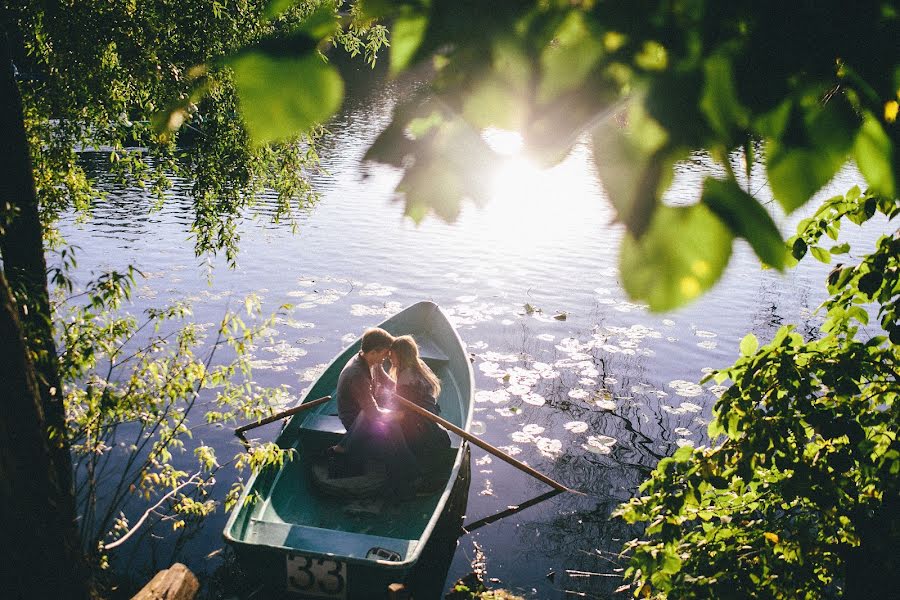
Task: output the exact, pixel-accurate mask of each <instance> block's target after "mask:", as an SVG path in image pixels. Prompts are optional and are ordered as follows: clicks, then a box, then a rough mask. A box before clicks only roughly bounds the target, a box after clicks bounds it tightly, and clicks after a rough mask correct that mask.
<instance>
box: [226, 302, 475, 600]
mask: <svg viewBox="0 0 900 600" xmlns="http://www.w3.org/2000/svg"><path fill="white" fill-rule="evenodd" d="M380 326H381V327H383V328H384V329H386V330H387V331H389V332H391V333H392V334H394V335H402V334H411V335H413V336H414V337H415V339H416V341H417V342H418V343H419V346H420V351H421V355H422V358H423V359H424V360H425V361H426V362H427V363H428V364H429V366H430V367H431V368H432V370H434V372H435V373H436V374H437V375H438V377H439V378H440V379H441V384H442V390H441V395H440V397H439V398H438V404H439V405H440V407H441V416H442V417H444V418H445V419H447V420H449V421H450V422H452V423H454V424H455V425H458V426H459V427H462V428H464V429H466V430H468V428H469V425H470V422H471V418H472V404H473V400H472V399H473V394H474V383H473V382H474V378H473V374H472V368H471V364H470V362H469V360H468V355H467V354H466V352H465V348H464V346H463V344H462V341H461V340H460V338H459V335H458V334H457V333H456V331H455V330H454V328H453V326H452V325H451V324H450V322H449V320H448V319H447V318H446V316H445V315H444V313H443V312H442V311H441V310H440V308H438V307H437V305H435V304H433V303H431V302H420V303H418V304H414V305H413V306H410V307H409V308H407V309H405V310H403V311H401V312H400V313H398V314H397V315H395V316H393V317H391V318H390V319H388V320H386V321H385V322H384V323H382V324H381V325H380ZM358 351H359V341H357V342H356V343H355V344H353V345H351V346H350V347H349V348H347V349H345V350H344V351H343V352H342V353H341V354H339V355H338V356H337V357H336V358H335V359H334V360H333V361H332V363H331V364H330V365H329V367H328V368H327V369H326V370H325V371H324V373H323V374H322V375H321V377H320V378H319V379H318V380H317V381H316V383H315V384H314V385H313V386H312V388H311V389H310V390H309V391H308V392H307V393H306V395H305V397H304V398H303V401H304V402H305V401H308V400H312V399H315V398H320V397H322V396H334V391H335V388H336V384H337V378H338V375H339V374H340V371H341V369H342V368H343V366H344V365H345V364H346V362H347V360H349V358H350V357H352V356H353V355H354V354H355V353H356V352H358ZM343 432H344V429H343V426H342V425H341V423H340V420H339V419H338V417H337V407H336V405H335V402H334V401H332V402H328V403H325V404H323V405H321V406H319V407H316V408H312V409H310V410H308V411H305V412H301V413H298V414H297V415H295V416H294V417H293V418H292V419H291V420H290V421H289V422H288V423H287V424H286V425H285V427H284V428H283V429H282V432H281V434H280V435H279V436H278V438H277V440H276V442H277V443H278V444H279V446H281V447H283V448H291V449H294V450H296V452H295V453H294V458H293V460H291V461H288V462H286V463H285V464H284V466H283V467H282V468H279V469H275V468H271V469H267V470H264V471H263V472H261V473H257V474H254V476H252V478H251V479H250V481H249V482H248V484H247V486H246V488H245V490H244V495H243V496H242V498H241V500H240V501H239V502H238V505H237V507H236V508H235V510H234V511H233V512H232V514H231V515H230V517H229V519H228V523H227V525H226V527H225V532H224V536H225V540H226V541H227V542H228V543H229V544H231V545H232V546H233V548H234V550H235V553H236V554H237V557H238V559H239V560H240V561H241V563H242V565H243V566H244V568H245V570H247V571H248V572H251V573H254V575H256V576H259V577H260V579H262V580H263V581H265V582H267V583H268V584H269V585H270V586H271V587H273V588H274V589H280V590H285V591H287V592H290V593H293V594H297V595H300V596H304V597H309V598H336V599H347V598H379V597H386V595H387V589H388V586H389V585H390V584H392V583H403V582H405V581H407V579H408V578H409V576H410V573H411V572H412V570H413V568H414V567H415V566H416V563H417V562H418V560H419V558H420V556H421V554H422V551H423V549H424V548H425V546H426V543H427V542H428V540H429V538H430V537H431V536H432V534H433V533H434V531H435V530H436V528H438V525H439V523H440V522H441V517H442V515H445V519H444V520H446V514H445V513H447V512H448V509H449V508H450V507H451V506H452V505H453V504H458V500H459V495H460V493H461V492H460V486H459V484H458V481H459V475H460V472H461V469H462V468H463V466H464V464H465V466H466V468H468V463H467V461H468V453H467V451H466V450H467V448H466V444H465V443H464V442H463V441H462V440H460V439H459V438H457V437H456V436H453V435H451V439H452V440H453V443H452V445H451V447H450V448H449V449H448V450H447V451H446V453H445V455H443V456H438V457H433V459H434V460H433V461H432V468H433V469H440V470H442V471H443V472H444V475H445V476H446V481H447V483H446V486H445V487H444V488H443V489H441V490H438V491H435V493H433V494H431V495H428V496H422V497H416V498H414V499H412V500H407V501H403V502H397V501H395V500H394V499H392V498H390V497H385V496H384V495H375V496H372V497H368V498H361V499H360V498H357V499H354V498H344V497H335V496H333V495H326V494H323V493H322V492H321V491H320V489H319V488H318V487H317V486H316V485H315V482H314V481H313V477H312V476H311V462H312V461H313V459H314V457H318V456H319V455H320V454H321V452H322V450H323V449H324V448H325V447H327V446H330V445H332V444H334V443H335V442H336V441H337V440H338V439H340V436H341V435H343ZM465 487H466V488H467V487H468V486H467V485H466V486H465ZM463 496H465V494H463ZM462 501H463V504H464V502H465V498H463V500H462Z"/></svg>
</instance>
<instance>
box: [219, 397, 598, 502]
mask: <svg viewBox="0 0 900 600" xmlns="http://www.w3.org/2000/svg"><path fill="white" fill-rule="evenodd" d="M394 399H396V400H399V401H400V403H401V405H402V406H405V407H406V408H408V409H409V410H411V411H412V412H414V413H416V414H417V415H419V416H421V417H424V418H426V419H428V420H429V421H431V422H433V423H437V424H438V425H440V426H441V427H443V428H444V429H447V430H448V431H452V432H453V433H455V434H456V435H458V436H459V437H461V438H463V439H465V440H468V441H469V442H471V443H472V444H475V445H476V446H478V447H479V448H481V449H482V450H485V451H487V452H488V453H489V454H493V455H494V456H496V457H497V458H499V459H500V460H502V461H503V462H505V463H508V464H510V465H512V466H514V467H515V468H517V469H519V470H520V471H522V472H524V473H527V474H529V475H531V476H532V477H534V478H535V479H537V480H539V481H542V482H544V483H546V484H547V485H549V486H550V487H552V488H553V489H555V490H559V491H560V492H572V493H573V494H581V492H579V491H576V490H573V489H570V488H568V487H566V486H564V485H563V484H561V483H559V482H558V481H555V480H553V479H551V478H549V477H547V476H546V475H544V474H543V473H541V472H540V471H537V470H535V469H533V468H531V467H529V466H528V465H526V464H525V463H523V462H521V461H518V460H516V459H515V458H513V457H512V456H510V455H509V454H507V453H506V452H504V451H502V450H500V449H499V448H497V447H495V446H492V445H490V444H488V443H487V442H485V441H484V440H482V439H481V438H479V437H478V436H475V435H473V434H471V433H469V432H468V431H466V430H465V429H463V428H461V427H457V426H456V425H454V424H453V423H451V422H450V421H448V420H447V419H442V418H441V417H439V416H437V415H436V414H434V413H433V412H431V411H430V410H427V409H425V408H422V407H421V406H419V405H418V404H416V403H415V402H412V401H410V400H407V399H406V398H404V397H403V396H399V395H397V394H394ZM329 400H331V396H325V397H323V398H317V399H316V400H310V401H309V402H304V403H303V404H301V405H299V406H295V407H294V408H289V409H287V410H284V411H282V412H280V413H277V414H275V415H272V416H271V417H267V418H265V419H262V420H260V421H257V422H255V423H249V424H247V425H244V426H242V427H238V428H237V429H235V430H234V434H235V435H236V436H238V438H240V440H241V443H243V444H244V446H249V443H248V442H247V438H245V437H244V432H245V431H248V430H250V429H253V428H255V427H260V426H262V425H265V424H267V423H272V422H273V421H277V420H279V419H283V418H285V417H290V416H292V415H295V414H297V413H299V412H303V411H304V410H308V409H310V408H313V407H315V406H319V405H320V404H324V403H325V402H328V401H329Z"/></svg>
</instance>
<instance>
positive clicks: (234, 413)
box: [53, 249, 290, 565]
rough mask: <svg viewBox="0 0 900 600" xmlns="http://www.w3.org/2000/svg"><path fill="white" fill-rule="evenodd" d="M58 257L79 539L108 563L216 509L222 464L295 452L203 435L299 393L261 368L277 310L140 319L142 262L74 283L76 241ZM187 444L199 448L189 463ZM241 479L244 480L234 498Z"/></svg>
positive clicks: (173, 313) (239, 465)
mask: <svg viewBox="0 0 900 600" xmlns="http://www.w3.org/2000/svg"><path fill="white" fill-rule="evenodd" d="M60 261H61V265H62V266H61V267H60V268H57V269H55V270H54V272H53V281H54V282H55V283H56V284H57V285H58V287H57V290H56V291H57V296H58V305H57V306H56V307H55V311H56V313H57V315H58V318H57V320H56V325H57V327H58V335H57V337H58V338H59V339H60V345H61V352H60V357H59V360H60V367H61V377H62V381H63V397H64V401H65V408H66V435H67V439H68V444H69V447H70V449H71V452H72V456H73V461H74V463H75V472H76V475H77V477H76V487H75V496H76V502H77V509H78V514H79V515H80V532H81V539H82V545H83V549H84V552H85V553H86V555H87V556H89V557H90V558H92V562H93V563H94V564H99V565H105V564H107V557H108V555H109V554H111V553H112V552H113V549H114V548H116V547H118V546H119V545H120V544H122V543H124V541H125V539H127V538H130V537H131V536H132V535H133V534H134V533H135V532H136V531H137V530H139V529H144V530H146V529H149V528H150V527H151V526H153V525H154V524H156V523H158V522H160V521H169V522H171V524H172V527H173V528H174V529H179V528H181V527H183V526H184V525H185V523H186V522H187V521H189V520H192V519H198V518H202V517H204V516H206V515H208V514H210V513H211V512H213V511H214V510H215V509H216V507H217V505H218V504H219V502H216V501H214V500H213V499H211V498H210V497H209V489H210V488H211V487H212V485H214V484H215V482H216V479H215V475H216V474H217V473H218V472H219V471H220V470H221V469H222V468H223V466H226V465H231V466H232V467H233V468H235V469H237V471H238V473H240V472H241V471H242V470H244V469H246V468H248V467H251V468H257V469H258V468H261V467H262V466H264V465H267V464H278V463H281V462H282V461H284V460H285V459H286V458H290V455H289V454H288V453H287V451H285V450H283V449H280V448H278V447H277V446H274V445H272V444H262V445H257V446H254V447H253V448H252V449H249V451H248V452H246V453H245V452H239V453H237V454H236V455H235V456H233V457H227V459H224V458H221V457H218V456H217V455H216V452H215V449H214V448H212V447H211V446H209V445H207V444H205V443H204V441H203V438H204V432H211V431H215V429H216V428H218V427H221V426H222V425H224V424H231V423H234V422H235V421H238V420H240V421H247V420H252V419H258V418H262V417H265V416H269V415H270V414H272V412H273V411H274V410H275V408H276V407H277V406H280V405H282V404H284V403H285V402H289V401H290V397H289V395H288V394H287V392H286V391H285V390H284V389H281V388H274V389H271V388H263V387H260V386H258V385H257V384H255V383H254V382H253V381H252V378H251V370H250V364H249V358H248V350H249V349H250V348H251V347H253V344H259V343H261V342H264V341H265V339H266V338H265V336H264V333H265V331H266V329H267V328H269V327H270V326H271V322H272V319H271V318H270V319H263V320H259V321H258V322H257V323H253V324H250V325H248V324H247V323H245V321H244V318H242V317H241V316H240V315H239V314H238V313H236V312H231V311H229V312H227V313H226V314H225V315H224V316H223V318H222V320H221V321H220V322H219V324H218V326H217V328H216V330H215V331H205V330H204V328H203V327H201V326H199V325H196V324H193V323H190V322H185V320H186V319H189V317H190V315H191V312H190V307H189V306H187V305H174V306H170V307H166V308H162V309H147V310H145V311H144V314H143V315H142V317H141V318H140V319H138V318H136V317H134V316H132V315H130V314H129V313H128V312H127V311H124V310H122V309H123V306H122V303H123V302H126V301H127V300H128V299H129V298H130V296H131V289H132V287H133V285H134V281H135V278H136V277H138V276H139V275H140V274H139V273H138V272H137V271H136V270H134V269H129V270H128V271H127V272H125V273H120V272H115V271H113V272H109V273H105V274H102V275H100V276H99V277H97V278H96V279H94V280H92V281H91V282H89V283H88V284H87V285H86V286H85V287H84V289H82V290H80V291H77V292H74V291H73V287H74V286H73V283H72V281H71V280H70V279H69V277H68V273H69V271H70V270H71V268H72V267H74V265H75V263H74V259H73V255H72V250H71V249H67V250H64V251H62V252H61V257H60ZM244 305H245V307H246V310H247V317H249V318H252V319H254V320H256V319H257V317H258V316H259V304H258V301H257V300H256V299H254V298H253V297H249V298H247V300H246V301H245V303H244ZM245 318H246V317H245ZM210 334H215V339H212V340H210V339H208V336H209V335H210ZM201 350H202V351H203V353H202V354H201ZM223 354H224V356H223ZM186 454H193V456H194V458H195V460H194V461H193V462H194V466H193V467H192V468H191V469H190V471H191V472H189V470H186V464H190V463H191V462H192V461H191V460H189V459H186V456H185V455H186ZM240 489H241V487H240V482H235V484H234V485H233V486H232V489H231V491H230V492H229V493H228V495H227V498H226V505H230V504H231V503H233V502H234V501H235V500H236V498H237V496H238V494H239V493H240ZM147 506H151V507H152V510H148V511H147V512H146V513H144V514H143V515H142V516H141V518H139V519H135V518H134V517H133V516H132V518H131V519H129V518H128V517H127V516H126V515H127V514H131V515H133V514H134V512H135V509H136V508H137V507H143V508H146V507H147ZM143 508H141V510H143Z"/></svg>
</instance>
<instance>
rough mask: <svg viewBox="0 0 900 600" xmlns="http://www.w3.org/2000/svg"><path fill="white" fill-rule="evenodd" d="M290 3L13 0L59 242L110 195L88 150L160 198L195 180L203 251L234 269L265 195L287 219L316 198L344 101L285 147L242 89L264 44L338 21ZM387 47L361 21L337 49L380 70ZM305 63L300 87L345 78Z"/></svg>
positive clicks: (49, 223)
mask: <svg viewBox="0 0 900 600" xmlns="http://www.w3.org/2000/svg"><path fill="white" fill-rule="evenodd" d="M277 4H278V3H270V2H268V0H246V1H241V2H221V1H219V0H200V1H197V2H190V3H188V4H185V3H183V2H172V1H169V0H161V1H159V2H152V3H140V2H128V1H124V2H105V1H86V2H85V1H78V2H72V1H67V0H55V1H53V2H46V3H34V2H13V3H12V4H10V5H9V6H8V7H5V8H4V10H3V11H2V12H0V26H2V29H3V31H5V32H7V33H9V35H10V40H11V42H12V43H13V46H14V48H13V52H14V56H13V58H14V60H15V63H16V66H17V69H18V76H19V87H20V90H21V92H22V95H23V103H24V105H25V125H26V129H27V131H28V134H29V138H28V144H29V147H30V149H31V152H32V164H33V166H34V169H33V176H34V180H35V183H36V186H37V192H38V197H39V199H40V202H41V210H42V221H43V223H44V225H45V227H46V228H47V239H48V241H51V242H53V241H54V240H55V236H54V230H53V223H54V222H55V219H56V216H57V215H58V214H59V212H60V211H63V210H68V209H71V208H75V209H79V210H82V211H85V212H89V211H90V207H91V205H92V203H93V202H94V201H95V200H96V199H98V198H99V197H101V196H102V193H101V192H100V191H99V190H98V189H97V188H96V186H95V182H94V181H93V180H92V178H91V176H90V174H89V173H88V172H86V171H85V168H84V166H83V164H82V163H81V162H80V161H79V159H78V154H79V152H80V151H82V150H85V149H98V150H101V151H103V152H105V153H108V155H109V161H110V170H111V171H112V172H113V173H114V174H116V175H117V177H118V180H119V182H120V183H123V184H137V185H141V186H146V187H149V188H151V189H152V190H153V191H154V192H155V193H156V194H157V196H158V198H159V200H160V202H161V201H163V199H164V198H165V196H164V192H165V191H166V190H167V189H168V187H169V186H170V185H171V181H172V179H173V177H184V178H185V179H188V180H191V181H194V182H195V183H194V186H193V188H192V194H191V196H192V200H193V206H194V213H195V220H194V223H193V227H192V231H193V234H194V236H195V239H196V250H197V252H198V254H199V253H215V252H218V251H224V252H225V253H226V255H227V256H228V258H229V260H230V261H234V260H235V258H236V253H237V245H238V239H237V235H236V232H235V226H236V221H238V220H239V219H240V218H241V216H243V214H244V213H245V212H246V210H247V209H248V208H251V207H252V206H253V205H254V201H255V198H256V196H257V194H258V193H259V192H260V191H261V190H262V189H263V188H265V187H269V188H272V189H274V190H275V191H276V192H277V194H278V203H277V205H276V207H277V211H276V213H275V215H274V216H275V218H276V219H290V218H291V217H292V214H293V210H292V209H293V208H295V207H297V206H304V205H307V204H309V203H311V202H313V201H315V199H316V194H315V191H314V190H313V189H312V187H311V186H310V185H309V182H308V180H307V179H306V175H307V174H308V173H309V172H311V171H313V170H315V169H317V168H318V156H317V154H316V151H315V142H316V139H317V137H318V136H319V135H320V134H321V129H320V127H319V124H320V123H322V122H324V121H325V120H326V119H327V117H328V116H330V114H331V113H333V112H334V111H335V110H336V109H337V108H338V105H337V104H336V103H335V102H334V101H332V102H331V103H330V104H329V105H328V107H327V111H325V112H322V110H321V109H319V112H315V113H314V114H313V113H309V115H311V118H308V119H306V120H304V121H303V122H302V123H301V125H302V126H300V127H295V128H291V129H290V130H287V129H284V130H283V131H284V133H283V135H279V136H277V138H278V143H276V144H272V145H266V144H263V143H260V142H268V141H270V138H272V137H273V136H268V137H266V136H260V135H256V136H255V138H251V137H250V136H249V135H248V133H247V132H248V130H250V131H254V132H255V133H257V134H258V120H257V119H255V118H254V115H253V114H252V113H248V112H247V111H245V112H244V113H243V116H242V113H241V112H240V111H239V110H238V106H237V97H236V95H235V87H237V88H238V89H239V90H240V91H241V92H242V93H244V94H248V93H250V92H249V91H248V90H250V89H251V88H249V87H248V84H247V81H246V78H247V77H253V76H258V75H259V74H260V72H259V71H254V68H250V67H252V66H253V65H249V63H247V62H246V61H247V60H251V57H252V56H253V51H252V48H253V47H254V45H257V44H261V45H263V46H264V47H266V48H268V49H270V50H272V51H276V50H275V46H276V44H275V43H274V42H272V41H271V40H276V39H277V40H285V39H292V36H293V38H299V37H302V35H303V34H302V27H303V26H304V25H303V24H304V23H306V24H308V23H310V22H311V21H313V20H314V19H312V18H311V16H312V15H315V14H316V11H317V10H319V11H323V12H327V13H328V14H336V6H335V3H334V2H331V1H329V0H325V1H324V2H319V1H309V2H305V1H304V2H289V3H287V5H288V6H287V9H286V10H281V11H277V10H276V8H277ZM281 4H282V5H284V4H285V3H281ZM273 7H276V8H273ZM320 7H322V8H320ZM273 12H278V14H277V15H273ZM298 32H300V33H298ZM320 33H321V32H320ZM329 39H330V37H329ZM383 40H384V29H383V27H378V26H374V27H363V26H361V25H354V26H352V27H349V26H348V28H347V30H346V31H342V32H340V35H339V36H338V38H337V43H338V44H339V45H340V46H341V47H344V48H346V49H347V50H348V52H350V53H351V54H359V53H364V54H365V55H366V58H367V59H369V60H370V61H371V60H374V56H375V55H376V54H377V52H378V49H379V48H380V46H381V43H382V41H383ZM304 64H308V65H311V66H309V67H308V68H307V72H303V73H295V75H299V76H302V77H301V78H299V79H297V80H296V85H300V84H302V85H306V86H308V87H310V89H313V88H318V87H322V86H319V85H318V84H317V85H315V86H314V85H312V84H313V83H315V81H313V80H310V79H308V78H305V77H306V76H307V75H309V72H308V71H309V69H313V70H315V69H319V68H320V67H319V66H320V65H321V68H322V69H327V70H328V72H329V73H331V72H332V71H334V69H333V67H330V66H328V65H327V63H326V62H325V60H324V59H323V58H322V57H321V56H320V55H318V54H317V55H316V57H315V60H314V61H308V63H304ZM242 65H244V66H242ZM257 66H258V65H257ZM245 67H247V68H245ZM254 73H255V75H254ZM235 74H237V75H238V77H237V79H235V77H234V75H235ZM335 76H336V75H334V74H332V79H333V77H335ZM266 81H267V82H270V81H271V80H266ZM318 83H320V84H322V85H323V86H324V80H323V81H318ZM285 86H287V83H286V84H285ZM278 89H282V90H285V89H287V88H286V87H283V86H271V85H267V90H268V93H269V94H270V95H272V96H274V95H275V91H276V90H278ZM310 93H313V92H310ZM332 95H333V94H332ZM256 100H257V101H259V98H256ZM281 100H282V101H287V98H281ZM250 101H252V99H248V100H247V101H246V103H249V102H250ZM270 104H271V102H270V103H269V104H265V103H263V104H262V106H261V108H266V107H269V106H270ZM270 121H271V119H270ZM272 122H273V123H275V124H277V123H278V121H277V120H275V121H272ZM262 138H265V139H262ZM253 139H255V140H256V142H257V143H253ZM55 241H56V242H57V243H59V242H61V240H55Z"/></svg>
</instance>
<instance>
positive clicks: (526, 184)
mask: <svg viewBox="0 0 900 600" xmlns="http://www.w3.org/2000/svg"><path fill="white" fill-rule="evenodd" d="M484 140H485V142H486V143H487V144H488V145H489V146H490V147H491V148H492V149H493V150H494V151H495V152H496V153H497V154H499V155H500V157H501V158H502V160H499V161H498V163H497V164H496V165H495V166H494V168H493V169H492V172H493V176H492V180H491V188H490V189H491V198H490V202H489V203H488V204H487V206H485V207H484V211H483V213H482V217H483V218H484V219H485V222H484V225H485V227H486V228H487V229H488V231H489V234H490V236H491V237H492V238H493V239H494V240H495V241H496V244H497V246H498V250H501V249H502V250H503V251H505V252H513V253H516V254H521V255H529V254H531V253H532V252H534V251H535V250H536V249H538V248H540V247H541V246H544V245H548V244H549V245H555V244H558V243H560V242H562V241H565V240H566V239H567V238H570V237H571V236H572V235H573V234H574V233H575V230H577V229H579V228H580V227H583V226H584V223H585V217H586V216H587V214H586V212H587V211H596V210H598V207H599V206H600V205H601V203H599V202H598V197H597V190H596V187H595V182H594V181H593V180H592V179H590V178H588V177H585V171H588V172H590V169H589V168H588V169H585V168H584V165H583V164H581V165H579V164H578V163H580V162H581V161H583V160H590V158H589V155H588V154H587V152H586V149H585V148H583V147H582V148H579V147H576V149H575V150H574V151H573V154H572V156H570V157H569V158H567V159H566V160H565V161H563V162H562V163H561V164H559V165H556V166H554V167H551V168H542V167H541V166H539V165H538V164H536V163H535V162H534V161H533V160H531V159H530V158H529V157H528V156H527V154H526V152H525V145H524V141H523V139H522V136H521V135H520V134H519V133H517V132H515V131H504V130H489V131H486V132H485V133H484ZM588 220H590V219H588Z"/></svg>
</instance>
